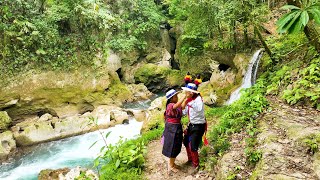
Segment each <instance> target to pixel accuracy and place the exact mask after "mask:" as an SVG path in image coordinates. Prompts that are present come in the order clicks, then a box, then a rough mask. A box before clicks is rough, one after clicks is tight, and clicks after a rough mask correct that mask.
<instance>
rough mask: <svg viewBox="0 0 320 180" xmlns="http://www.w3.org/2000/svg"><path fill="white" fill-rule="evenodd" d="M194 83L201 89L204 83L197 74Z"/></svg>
mask: <svg viewBox="0 0 320 180" xmlns="http://www.w3.org/2000/svg"><path fill="white" fill-rule="evenodd" d="M193 83H194V84H195V85H196V86H197V87H199V85H200V84H201V83H202V79H201V76H200V74H197V77H196V79H195V80H194V81H193Z"/></svg>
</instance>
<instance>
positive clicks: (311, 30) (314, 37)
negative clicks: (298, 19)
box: [303, 23, 320, 53]
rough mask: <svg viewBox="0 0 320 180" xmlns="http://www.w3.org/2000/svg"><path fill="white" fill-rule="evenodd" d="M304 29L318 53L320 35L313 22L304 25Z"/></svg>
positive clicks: (319, 50) (319, 51)
mask: <svg viewBox="0 0 320 180" xmlns="http://www.w3.org/2000/svg"><path fill="white" fill-rule="evenodd" d="M303 31H304V34H305V35H306V36H307V38H308V40H309V41H310V42H311V44H312V45H313V46H314V47H315V48H316V50H317V51H318V53H320V42H319V35H318V32H317V30H316V29H315V27H314V26H313V25H312V24H311V23H309V24H307V25H306V26H305V27H304V29H303Z"/></svg>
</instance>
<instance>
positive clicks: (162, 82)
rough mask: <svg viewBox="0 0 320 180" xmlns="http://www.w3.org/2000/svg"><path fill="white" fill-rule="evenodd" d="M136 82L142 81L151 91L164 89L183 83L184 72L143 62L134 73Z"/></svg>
mask: <svg viewBox="0 0 320 180" xmlns="http://www.w3.org/2000/svg"><path fill="white" fill-rule="evenodd" d="M134 78H135V80H136V82H138V83H144V84H145V85H146V86H147V87H148V89H150V90H151V91H166V90H167V89H168V88H170V87H177V86H181V85H182V84H183V78H184V74H183V73H182V72H181V71H178V70H172V69H170V68H168V67H164V66H157V65H155V64H145V65H143V66H141V67H140V68H139V69H137V71H136V72H135V74H134Z"/></svg>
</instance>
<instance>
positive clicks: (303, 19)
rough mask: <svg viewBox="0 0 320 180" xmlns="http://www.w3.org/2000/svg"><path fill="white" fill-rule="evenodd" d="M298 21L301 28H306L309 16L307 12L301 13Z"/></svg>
mask: <svg viewBox="0 0 320 180" xmlns="http://www.w3.org/2000/svg"><path fill="white" fill-rule="evenodd" d="M300 21H301V23H302V25H303V26H306V25H307V24H308V22H309V14H308V12H307V11H302V13H301V16H300Z"/></svg>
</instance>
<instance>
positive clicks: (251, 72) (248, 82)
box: [226, 49, 263, 105]
mask: <svg viewBox="0 0 320 180" xmlns="http://www.w3.org/2000/svg"><path fill="white" fill-rule="evenodd" d="M262 52H263V51H262V49H260V50H258V51H256V52H255V53H254V55H253V56H252V59H251V60H250V63H249V66H248V70H247V72H246V74H245V76H244V77H243V80H242V84H241V86H240V87H239V88H238V89H236V90H235V91H234V92H232V94H231V96H230V98H229V100H228V101H227V102H226V105H230V104H232V103H233V102H234V101H236V100H238V99H240V96H241V90H242V89H244V88H249V87H251V86H252V85H253V84H254V83H255V82H256V76H257V72H258V66H259V62H260V59H261V57H262Z"/></svg>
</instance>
